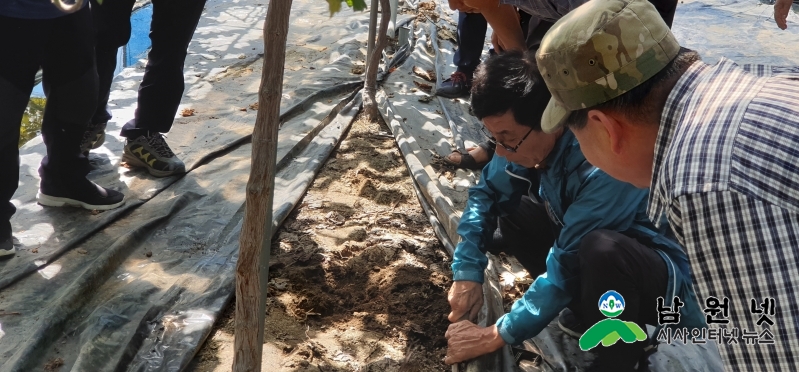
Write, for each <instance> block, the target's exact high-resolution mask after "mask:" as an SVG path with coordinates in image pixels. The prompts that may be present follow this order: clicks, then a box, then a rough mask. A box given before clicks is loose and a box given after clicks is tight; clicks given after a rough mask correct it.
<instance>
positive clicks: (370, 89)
mask: <svg viewBox="0 0 799 372" xmlns="http://www.w3.org/2000/svg"><path fill="white" fill-rule="evenodd" d="M373 3H374V1H373ZM390 8H391V3H390V2H389V0H380V9H381V10H380V11H381V16H380V28H379V29H378V30H377V43H376V45H375V46H374V48H372V50H371V52H370V53H369V55H368V56H366V58H367V59H366V81H365V82H364V86H363V93H362V95H363V111H364V113H366V115H367V117H369V119H370V120H377V117H378V116H380V113H379V112H378V110H377V100H375V94H376V92H377V69H378V67H380V60H381V59H382V58H383V49H385V48H386V44H388V38H387V37H386V30H388V21H389V20H390V18H391V13H390ZM372 9H376V8H375V7H374V6H373V7H372ZM369 34H372V31H371V30H370V31H369ZM368 46H369V44H367V47H368Z"/></svg>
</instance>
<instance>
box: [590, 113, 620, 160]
mask: <svg viewBox="0 0 799 372" xmlns="http://www.w3.org/2000/svg"><path fill="white" fill-rule="evenodd" d="M588 124H589V125H590V124H594V125H596V126H597V127H598V128H597V129H600V130H602V131H604V132H606V135H607V138H608V141H610V150H611V151H613V153H614V154H616V155H619V154H621V151H622V141H623V138H624V136H623V134H624V132H623V131H622V124H621V123H620V122H619V121H618V120H616V118H615V117H613V116H611V115H608V114H607V113H605V112H604V111H600V110H588Z"/></svg>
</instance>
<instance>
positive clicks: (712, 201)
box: [649, 59, 799, 371]
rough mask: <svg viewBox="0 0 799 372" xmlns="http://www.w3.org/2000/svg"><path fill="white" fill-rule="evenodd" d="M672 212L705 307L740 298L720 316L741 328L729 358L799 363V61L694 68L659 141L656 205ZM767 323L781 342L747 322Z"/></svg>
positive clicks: (725, 354) (652, 212) (740, 365)
mask: <svg viewBox="0 0 799 372" xmlns="http://www.w3.org/2000/svg"><path fill="white" fill-rule="evenodd" d="M663 213H666V215H667V217H668V219H669V222H670V223H671V226H672V228H673V229H674V231H675V233H676V235H677V238H678V240H679V241H680V242H681V243H682V245H683V246H684V247H685V248H686V253H687V254H688V257H689V260H690V263H691V270H692V271H693V277H694V283H696V289H697V295H698V296H699V302H700V304H701V305H704V306H706V308H705V312H706V313H707V314H708V315H709V316H712V319H718V318H719V317H722V316H723V315H724V314H723V312H716V311H714V310H713V309H711V307H710V306H709V304H708V303H706V299H707V298H708V297H709V296H714V297H717V298H718V299H719V300H723V298H724V297H727V298H729V317H728V319H729V323H728V324H726V325H724V324H720V325H719V324H713V325H711V327H717V326H722V327H726V328H727V329H728V331H729V332H730V333H732V335H733V336H735V334H734V332H735V330H734V329H735V328H737V329H738V331H737V332H738V334H737V339H736V340H737V343H732V344H730V342H732V341H729V340H724V344H723V345H720V347H719V349H720V351H721V354H722V358H723V359H724V361H725V365H726V366H727V369H728V370H729V371H797V370H799V353H797V351H799V68H780V67H772V66H765V65H750V66H738V65H736V64H735V63H733V62H731V61H729V60H726V59H722V60H721V61H720V62H719V63H718V64H717V65H715V66H708V65H706V64H704V63H701V62H697V63H695V64H694V65H693V66H691V67H690V68H689V70H688V71H687V72H686V73H685V74H684V75H683V76H682V77H681V78H680V80H679V81H678V83H677V85H676V86H675V87H674V89H673V90H672V92H671V93H670V95H669V97H668V100H667V101H666V106H665V109H664V111H663V116H662V117H661V123H660V132H659V133H658V137H657V142H656V145H655V159H654V169H653V175H652V189H651V193H650V199H649V217H650V219H651V220H652V221H658V220H659V218H658V217H660V216H662V215H663ZM768 298H773V299H774V305H775V306H776V311H775V314H774V315H773V316H770V315H769V314H770V311H772V309H774V307H775V306H769V305H770V302H769V301H764V300H766V299H768ZM753 299H754V301H753ZM753 302H754V303H753ZM769 308H770V309H769ZM757 311H761V312H763V314H761V313H757ZM763 315H767V316H768V317H767V318H768V319H770V320H772V321H773V322H774V323H773V325H769V324H768V322H767V321H766V320H762V317H763ZM709 320H710V319H709ZM758 322H761V323H760V324H758ZM766 329H768V330H769V332H770V333H771V334H772V335H773V340H774V343H773V344H770V345H769V344H764V343H760V344H756V345H747V341H746V339H745V338H744V337H743V336H744V334H745V333H744V331H746V332H750V333H749V335H750V338H751V332H757V333H758V335H760V334H762V333H763V332H764V330H766ZM767 338H768V334H765V335H764V338H762V340H767ZM758 340H761V339H760V338H758ZM753 341H754V340H753ZM795 353H796V354H797V355H794V354H795Z"/></svg>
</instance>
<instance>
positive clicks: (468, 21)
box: [436, 12, 488, 98]
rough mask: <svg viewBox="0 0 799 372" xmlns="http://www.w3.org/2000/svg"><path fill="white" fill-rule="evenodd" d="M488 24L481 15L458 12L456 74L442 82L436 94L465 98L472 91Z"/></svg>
mask: <svg viewBox="0 0 799 372" xmlns="http://www.w3.org/2000/svg"><path fill="white" fill-rule="evenodd" d="M487 29H488V22H486V19H485V17H483V15H482V14H480V13H464V12H458V49H456V50H455V55H454V56H453V57H452V63H453V64H455V66H457V69H456V70H455V73H453V74H452V76H450V77H449V78H448V79H446V80H444V81H443V82H441V85H440V86H439V87H438V89H436V94H437V95H439V96H442V97H447V98H457V97H465V96H468V95H469V89H471V81H472V75H473V74H474V70H475V69H476V68H477V65H479V64H480V56H481V55H482V54H483V46H484V45H485V38H486V30H487Z"/></svg>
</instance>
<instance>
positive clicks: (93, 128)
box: [80, 123, 108, 155]
mask: <svg viewBox="0 0 799 372" xmlns="http://www.w3.org/2000/svg"><path fill="white" fill-rule="evenodd" d="M106 126H108V123H97V124H89V127H88V128H86V132H85V133H83V139H82V140H81V142H80V152H82V153H83V154H84V155H86V154H88V153H89V150H92V149H96V148H98V147H100V146H102V145H103V143H105V128H106Z"/></svg>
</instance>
